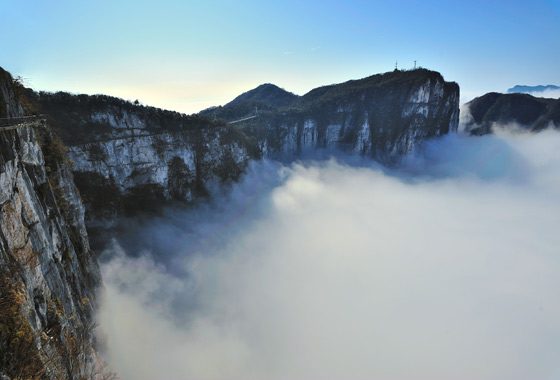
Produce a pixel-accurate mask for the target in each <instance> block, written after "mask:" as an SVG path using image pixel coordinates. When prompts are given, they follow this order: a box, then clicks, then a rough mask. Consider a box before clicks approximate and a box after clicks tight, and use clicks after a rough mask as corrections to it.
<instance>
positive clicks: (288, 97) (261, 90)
mask: <svg viewBox="0 0 560 380" xmlns="http://www.w3.org/2000/svg"><path fill="white" fill-rule="evenodd" d="M298 98H299V96H297V95H296V94H293V93H291V92H289V91H286V90H284V89H283V88H280V87H278V86H276V85H274V84H271V83H265V84H261V85H260V86H259V87H257V88H255V89H253V90H250V91H247V92H245V93H243V94H241V95H239V96H238V97H237V98H235V99H233V100H232V101H231V102H229V103H228V104H226V106H235V105H238V104H241V103H247V102H262V103H265V104H270V105H273V106H276V107H288V106H291V105H292V104H294V102H295V101H296V100H297V99H298Z"/></svg>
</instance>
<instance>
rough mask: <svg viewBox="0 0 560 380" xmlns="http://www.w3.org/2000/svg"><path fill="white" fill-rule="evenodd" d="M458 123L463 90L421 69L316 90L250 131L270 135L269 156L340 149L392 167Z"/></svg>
mask: <svg viewBox="0 0 560 380" xmlns="http://www.w3.org/2000/svg"><path fill="white" fill-rule="evenodd" d="M458 122H459V86H458V85H457V84H456V83H450V82H445V81H444V79H443V77H442V76H441V75H440V74H439V73H436V72H433V71H429V70H424V69H418V70H412V71H394V72H390V73H385V74H379V75H374V76H371V77H368V78H365V79H361V80H355V81H349V82H346V83H342V84H338V85H332V86H325V87H321V88H318V89H315V90H312V91H310V92H309V93H307V94H306V95H304V96H302V97H301V99H299V101H298V103H297V106H296V107H295V108H294V107H292V108H291V109H284V110H280V111H279V112H278V113H277V114H272V115H270V114H267V113H265V114H264V115H263V117H262V118H260V119H252V120H251V121H249V122H248V123H247V124H249V126H247V127H245V128H246V129H249V128H251V126H250V124H253V126H252V127H253V128H255V129H257V130H259V129H260V130H264V131H266V132H265V134H264V135H265V137H264V139H263V146H264V149H265V152H266V153H267V154H269V155H275V154H278V153H281V154H286V153H288V154H290V155H293V154H298V153H300V152H302V151H305V150H309V149H318V148H336V149H340V150H345V151H351V152H354V153H358V154H362V155H365V156H370V157H373V158H376V159H378V160H381V161H384V162H386V161H394V160H395V159H398V158H399V157H401V156H403V155H405V154H407V153H409V152H410V151H411V150H412V149H413V148H414V147H415V146H418V145H419V144H420V143H421V142H422V141H424V140H425V139H427V138H431V137H437V136H441V135H443V134H446V133H449V132H450V131H455V130H457V127H458ZM259 124H260V125H259ZM263 124H264V125H265V126H263Z"/></svg>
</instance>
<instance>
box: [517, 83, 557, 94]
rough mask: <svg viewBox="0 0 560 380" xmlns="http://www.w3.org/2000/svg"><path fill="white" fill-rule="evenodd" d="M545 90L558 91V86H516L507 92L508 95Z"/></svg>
mask: <svg viewBox="0 0 560 380" xmlns="http://www.w3.org/2000/svg"><path fill="white" fill-rule="evenodd" d="M545 90H560V86H555V85H553V84H549V85H546V86H543V85H539V86H522V85H517V86H514V87H512V88H509V89H508V90H507V93H508V94H524V93H527V92H543V91H545Z"/></svg>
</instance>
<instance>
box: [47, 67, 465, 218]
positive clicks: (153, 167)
mask: <svg viewBox="0 0 560 380" xmlns="http://www.w3.org/2000/svg"><path fill="white" fill-rule="evenodd" d="M37 102H38V103H39V104H40V105H41V106H42V107H43V110H42V112H44V113H45V114H48V115H52V118H53V119H54V120H55V121H56V124H57V125H58V126H59V127H60V129H61V130H62V132H61V134H62V135H63V136H65V141H66V143H67V144H68V145H69V148H68V154H69V158H70V159H71V161H72V162H73V163H74V166H73V171H74V175H75V179H76V183H77V185H78V188H79V189H80V191H81V193H82V195H83V197H84V199H85V202H86V205H87V209H88V215H89V217H90V218H89V220H88V225H89V226H102V225H106V224H107V223H110V222H111V221H113V220H115V219H116V218H117V217H118V216H119V215H122V214H126V213H127V212H129V211H130V212H134V211H135V210H137V209H139V208H144V209H145V208H150V207H151V208H155V207H157V201H158V200H165V199H167V200H169V199H181V200H191V199H193V198H196V197H199V196H204V195H205V194H207V193H208V191H209V189H211V188H212V187H213V186H214V185H215V184H219V183H223V182H228V181H231V180H235V179H236V178H237V177H238V176H239V175H240V174H241V173H242V172H243V170H244V169H245V167H246V166H247V164H248V162H249V160H251V159H255V158H260V157H272V158H278V157H280V158H287V159H293V158H297V157H298V155H300V154H302V153H304V152H306V151H312V150H315V149H338V150H343V151H346V152H350V153H354V154H360V155H364V156H368V157H372V158H375V159H378V160H381V161H384V162H391V161H395V160H397V159H398V158H399V157H400V156H402V155H405V154H407V153H408V152H410V151H411V150H412V149H413V148H414V147H415V146H417V145H419V144H420V143H421V142H422V141H424V140H425V139H428V138H431V137H437V136H441V135H444V134H446V133H449V132H450V131H454V130H456V129H457V127H458V122H459V86H458V85H457V84H456V83H453V82H446V81H444V79H443V77H442V76H441V75H440V74H439V73H437V72H433V71H429V70H424V69H419V70H413V71H395V72H390V73H385V74H379V75H374V76H371V77H368V78H364V79H361V80H355V81H349V82H346V83H342V84H337V85H331V86H325V87H320V88H317V89H315V90H312V91H310V92H309V93H308V94H306V95H304V96H301V97H299V96H297V95H294V94H291V93H288V92H286V91H284V90H282V89H280V88H278V87H276V86H274V85H271V84H267V85H263V86H259V87H257V88H256V89H254V90H252V91H249V92H247V93H245V94H243V95H241V96H239V97H238V98H236V99H235V100H234V101H232V102H231V103H229V104H227V105H225V106H224V107H215V108H212V109H210V110H207V111H205V112H203V113H202V114H203V115H191V116H186V115H178V114H173V113H170V112H168V111H162V110H157V109H153V108H149V107H143V106H141V105H137V104H132V103H128V102H125V101H122V100H120V99H115V98H109V97H103V96H98V97H95V96H94V97H88V96H86V95H79V96H72V95H70V94H63V93H57V94H37ZM256 108H258V116H257V117H249V118H248V117H247V116H251V115H248V114H247V112H250V113H251V112H252V113H253V114H252V115H254V113H255V109H256ZM204 115H206V116H204ZM214 118H216V120H214ZM220 118H222V119H225V120H227V121H236V122H235V123H234V124H229V125H228V124H225V122H224V121H222V122H220V121H219V120H220ZM240 120H243V121H240Z"/></svg>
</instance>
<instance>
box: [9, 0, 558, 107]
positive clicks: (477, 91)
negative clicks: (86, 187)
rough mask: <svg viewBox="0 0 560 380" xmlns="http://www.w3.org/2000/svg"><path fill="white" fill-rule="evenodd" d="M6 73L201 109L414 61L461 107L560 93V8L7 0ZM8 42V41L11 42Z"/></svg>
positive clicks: (489, 1) (355, 1)
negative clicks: (457, 96) (506, 95)
mask: <svg viewBox="0 0 560 380" xmlns="http://www.w3.org/2000/svg"><path fill="white" fill-rule="evenodd" d="M0 25H1V28H2V35H3V36H4V37H5V38H3V43H2V49H1V50H0V66H1V67H3V68H4V69H6V70H8V71H10V72H11V73H12V74H14V75H21V76H23V77H24V78H25V79H26V80H27V83H28V85H30V86H31V87H33V88H35V89H37V90H49V91H56V90H64V91H70V92H76V93H90V94H93V93H104V94H109V95H113V96H119V97H122V98H125V99H129V100H135V99H138V100H140V101H141V102H142V103H144V104H148V105H153V106H158V107H163V108H167V109H173V110H177V111H180V112H186V113H191V112H197V111H199V110H201V109H203V108H206V107H209V106H212V105H220V104H224V103H226V102H228V101H230V100H232V99H233V98H234V97H235V96H236V95H238V94H240V93H241V92H244V91H247V90H250V89H252V88H254V87H256V86H258V85H259V84H262V83H266V82H270V83H274V84H276V85H278V86H280V87H283V88H285V89H286V90H289V91H292V92H294V93H297V94H300V95H302V94H304V93H306V92H307V91H309V90H311V89H312V88H315V87H318V86H321V85H326V84H331V83H339V82H343V81H346V80H349V79H357V78H362V77H365V76H369V75H372V74H376V73H380V72H385V71H389V70H392V69H393V68H394V65H395V61H398V62H399V67H400V68H411V67H412V66H413V65H414V61H415V60H416V61H417V62H418V65H420V66H422V67H426V68H429V69H433V70H436V71H439V72H441V73H442V74H443V75H444V77H445V79H446V80H451V81H456V82H458V83H459V85H460V86H461V93H462V100H463V101H465V100H469V99H471V98H473V97H474V96H477V95H481V94H483V93H486V92H489V91H502V92H505V91H506V90H507V88H509V87H512V86H514V85H515V84H528V85H536V84H556V85H560V70H559V67H560V66H559V63H560V0H534V1H531V2H529V1H517V0H513V1H494V0H486V1H478V0H468V1H467V0H465V1H436V0H427V1H423V2H420V1H408V0H404V1H399V2H396V1H371V0H370V1H361V0H347V1H301V0H299V1H293V0H284V1H276V2H267V1H251V0H247V1H225V0H221V1H211V0H207V1H198V0H191V1H175V0H160V1H157V2H156V1H152V2H148V1H129V0H119V1H115V0H113V1H105V0H97V1H81V0H72V1H66V0H60V1H56V0H52V1H44V0H42V1H31V0H0ZM6 36H7V38H6Z"/></svg>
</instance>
